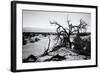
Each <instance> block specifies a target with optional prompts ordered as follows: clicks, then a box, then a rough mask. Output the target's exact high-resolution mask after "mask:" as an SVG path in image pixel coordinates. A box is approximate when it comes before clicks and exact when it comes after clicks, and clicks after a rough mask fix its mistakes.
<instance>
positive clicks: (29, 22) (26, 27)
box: [23, 10, 91, 32]
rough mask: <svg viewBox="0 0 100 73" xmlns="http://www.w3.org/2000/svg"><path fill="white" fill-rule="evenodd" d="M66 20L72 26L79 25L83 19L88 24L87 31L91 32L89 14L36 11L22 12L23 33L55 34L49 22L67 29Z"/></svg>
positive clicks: (54, 27) (53, 27)
mask: <svg viewBox="0 0 100 73" xmlns="http://www.w3.org/2000/svg"><path fill="white" fill-rule="evenodd" d="M67 18H68V19H69V20H70V23H72V24H73V25H79V23H80V19H83V20H84V21H85V22H86V23H87V24H88V26H87V31H88V32H90V31H91V29H90V27H91V14H90V13H79V12H75V13H74V12H55V11H36V10H23V31H27V32H28V31H32V32H55V30H56V28H57V26H55V25H53V24H50V21H57V22H58V23H59V24H61V25H62V26H64V27H67V26H68V24H67Z"/></svg>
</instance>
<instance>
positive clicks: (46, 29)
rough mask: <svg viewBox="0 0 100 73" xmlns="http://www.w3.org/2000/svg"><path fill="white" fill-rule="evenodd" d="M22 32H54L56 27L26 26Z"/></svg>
mask: <svg viewBox="0 0 100 73" xmlns="http://www.w3.org/2000/svg"><path fill="white" fill-rule="evenodd" d="M23 32H54V33H55V32H56V29H51V28H36V27H34V28H33V27H32V28H31V27H28V28H23Z"/></svg>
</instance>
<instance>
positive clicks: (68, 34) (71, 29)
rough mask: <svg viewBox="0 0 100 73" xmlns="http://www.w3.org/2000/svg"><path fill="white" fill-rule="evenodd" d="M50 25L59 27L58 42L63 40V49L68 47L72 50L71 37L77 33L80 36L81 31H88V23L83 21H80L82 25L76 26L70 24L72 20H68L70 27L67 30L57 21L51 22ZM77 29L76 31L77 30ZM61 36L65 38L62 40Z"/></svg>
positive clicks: (57, 30)
mask: <svg viewBox="0 0 100 73" xmlns="http://www.w3.org/2000/svg"><path fill="white" fill-rule="evenodd" d="M50 24H55V25H57V26H58V27H57V29H56V32H57V37H56V38H57V40H58V39H61V42H62V43H61V45H62V46H63V47H67V48H71V45H72V42H71V41H70V38H71V35H72V34H74V33H75V32H76V34H77V35H79V33H80V30H82V29H85V30H86V26H87V23H86V22H85V21H83V20H82V19H80V24H79V25H77V26H74V25H72V24H70V20H68V18H67V24H68V27H67V28H65V27H63V26H62V25H61V24H59V23H58V22H56V21H53V22H50ZM75 28H76V29H75ZM61 35H62V36H63V38H61Z"/></svg>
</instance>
